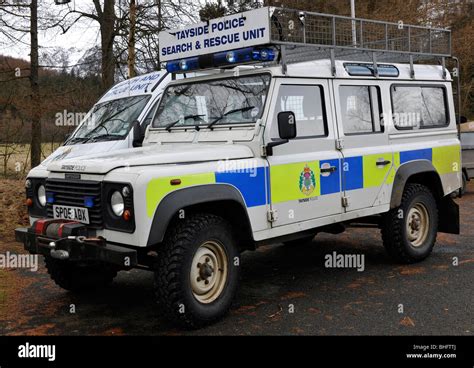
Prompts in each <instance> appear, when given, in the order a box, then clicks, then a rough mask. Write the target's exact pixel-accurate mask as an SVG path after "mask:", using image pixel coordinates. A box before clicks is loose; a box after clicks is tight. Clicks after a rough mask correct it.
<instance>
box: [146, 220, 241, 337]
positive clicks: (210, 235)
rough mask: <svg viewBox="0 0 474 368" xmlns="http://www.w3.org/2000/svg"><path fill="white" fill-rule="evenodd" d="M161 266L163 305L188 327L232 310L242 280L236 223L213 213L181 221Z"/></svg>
mask: <svg viewBox="0 0 474 368" xmlns="http://www.w3.org/2000/svg"><path fill="white" fill-rule="evenodd" d="M158 257H159V258H158V261H157V264H156V266H155V283H154V284H155V286H154V288H155V296H156V299H157V302H158V305H159V307H160V309H161V310H162V311H163V313H164V314H165V315H166V316H167V317H168V319H171V320H172V321H174V322H176V323H178V324H180V325H181V326H183V327H185V328H200V327H203V326H206V325H209V324H212V323H214V322H216V321H217V320H219V319H220V318H222V317H223V316H224V315H225V314H226V313H227V311H228V310H229V308H230V306H231V304H232V301H233V299H234V296H235V293H236V291H237V287H238V281H239V268H240V267H239V262H240V259H239V252H238V249H237V245H236V242H235V237H234V236H233V232H232V229H231V226H230V224H229V223H228V222H227V221H225V220H224V219H223V218H221V217H219V216H215V215H211V214H196V215H192V216H190V217H189V218H188V219H186V220H184V221H181V222H178V223H177V224H176V225H175V226H174V227H173V228H172V229H171V230H170V231H169V233H168V234H167V236H166V237H165V241H164V243H163V244H162V248H161V249H160V251H159V252H158Z"/></svg>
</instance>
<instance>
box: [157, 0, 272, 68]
mask: <svg viewBox="0 0 474 368" xmlns="http://www.w3.org/2000/svg"><path fill="white" fill-rule="evenodd" d="M159 40H160V60H161V61H171V60H177V59H184V58H191V57H196V56H200V55H208V54H214V53H218V52H225V51H229V50H235V49H240V48H246V47H251V46H258V45H265V44H268V43H270V17H269V8H268V7H266V8H260V9H256V10H251V11H247V12H243V13H239V14H233V15H230V16H226V17H223V18H217V19H213V20H210V21H209V22H208V23H206V22H203V23H199V24H194V25H191V26H188V27H186V28H183V29H175V30H170V31H163V32H160V35H159Z"/></svg>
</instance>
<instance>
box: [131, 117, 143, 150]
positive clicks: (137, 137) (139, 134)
mask: <svg viewBox="0 0 474 368" xmlns="http://www.w3.org/2000/svg"><path fill="white" fill-rule="evenodd" d="M132 129H133V142H132V146H133V147H141V146H142V144H143V140H144V139H145V132H144V130H143V129H142V126H141V125H140V122H139V121H138V120H135V121H134V122H133V125H132Z"/></svg>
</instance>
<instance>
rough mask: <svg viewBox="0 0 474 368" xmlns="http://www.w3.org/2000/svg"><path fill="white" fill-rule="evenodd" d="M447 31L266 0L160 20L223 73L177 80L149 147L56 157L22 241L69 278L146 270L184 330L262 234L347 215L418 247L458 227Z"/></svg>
mask: <svg viewBox="0 0 474 368" xmlns="http://www.w3.org/2000/svg"><path fill="white" fill-rule="evenodd" d="M352 25H354V26H355V28H356V31H357V32H355V33H353V32H349V33H348V30H349V31H350V30H351V26H352ZM376 29H377V30H378V31H377V32H375V30H376ZM346 33H348V34H346ZM353 35H357V38H352V36H353ZM374 35H378V36H379V37H378V38H374ZM450 37H451V35H450V32H449V31H447V30H443V29H434V28H422V27H417V26H406V25H405V26H404V27H402V28H401V27H400V26H399V24H392V23H383V22H372V21H369V20H362V19H352V18H346V17H337V16H332V15H323V14H317V13H308V12H300V11H293V10H288V9H278V8H268V7H267V8H261V9H258V10H254V11H250V12H246V13H243V14H236V15H233V16H228V17H226V18H223V19H216V20H212V21H210V22H209V23H201V24H197V25H193V26H191V27H187V28H185V29H183V30H175V31H170V32H164V33H162V34H160V47H161V57H162V60H163V61H167V69H168V71H169V72H170V73H183V72H189V71H198V70H206V69H211V68H213V69H214V68H219V69H221V73H218V74H216V73H214V74H212V75H209V76H200V77H195V78H189V79H186V80H179V81H174V82H171V83H170V84H169V86H168V87H167V89H166V90H165V91H164V93H163V97H162V99H161V101H160V104H159V106H158V108H157V111H156V114H155V116H154V118H153V122H152V124H151V126H150V127H149V129H148V130H147V133H146V137H145V140H144V142H143V147H141V148H136V149H133V150H132V149H129V150H122V151H117V152H112V153H109V154H101V155H90V156H86V157H82V158H81V159H80V160H74V159H64V160H55V161H51V162H50V163H49V164H48V167H47V169H48V178H47V179H46V183H45V195H46V202H47V204H46V206H47V216H45V217H44V218H42V219H39V220H37V221H35V222H34V224H33V226H32V227H31V228H27V229H26V228H25V229H17V230H16V234H17V239H19V240H21V241H22V242H23V243H24V245H25V248H26V249H27V250H28V251H30V252H31V253H35V254H43V255H44V256H45V260H46V266H47V268H48V271H49V273H50V274H51V277H52V278H53V280H54V281H55V282H56V283H57V284H58V285H60V286H61V287H63V288H65V289H67V290H73V291H74V290H80V289H87V288H92V287H98V286H103V285H106V284H108V283H110V282H111V281H112V279H113V278H114V276H115V275H116V274H117V272H118V271H120V270H126V269H131V268H134V267H137V268H144V269H149V270H151V271H153V272H154V274H155V291H156V297H157V300H158V302H159V307H160V308H161V310H162V311H163V312H164V313H165V314H166V315H167V316H169V317H170V318H172V319H174V320H175V321H177V322H179V323H181V324H184V325H185V326H188V327H193V328H196V327H200V326H203V325H206V324H209V323H212V322H214V321H216V320H217V319H219V318H220V317H222V316H223V315H224V314H225V313H226V311H227V310H228V308H229V307H230V305H231V302H232V299H233V297H234V295H235V292H236V290H237V285H238V280H239V269H240V259H239V254H240V253H241V252H242V251H245V250H251V249H255V248H256V247H257V246H259V245H261V244H264V243H266V244H268V243H276V242H291V241H295V240H300V241H301V240H302V239H306V238H312V237H313V236H314V235H315V234H317V233H318V232H322V231H327V232H336V233H337V232H341V231H343V230H344V228H345V227H346V226H349V225H350V224H351V223H354V222H356V223H359V224H360V223H364V224H367V225H373V226H374V227H379V228H380V229H381V230H382V238H383V243H384V245H385V247H386V249H387V251H388V253H389V254H390V255H391V256H392V257H393V259H394V260H396V261H398V262H403V263H413V262H418V261H421V260H423V259H425V258H426V257H427V256H428V255H429V254H430V253H431V251H432V249H433V246H434V244H435V241H436V235H437V233H438V232H447V233H454V234H458V233H459V209H458V206H457V205H456V204H455V203H454V202H453V200H452V199H451V196H450V194H451V193H453V192H455V191H458V190H459V188H460V187H461V167H462V166H461V162H460V161H461V158H460V142H459V140H458V133H457V129H456V120H455V109H454V103H453V92H452V79H451V76H450V74H449V73H448V71H447V70H446V67H445V65H446V64H445V61H446V60H445V59H446V58H448V57H450V54H451V52H450V39H451V38H450ZM367 56H368V57H369V59H367ZM420 58H423V59H426V58H437V59H439V61H440V63H439V65H427V64H426V63H425V64H423V65H421V64H417V63H416V61H417V60H418V59H420ZM390 60H396V61H400V60H407V62H406V63H403V62H398V63H395V62H391V61H390ZM29 195H30V194H29ZM33 195H34V193H33Z"/></svg>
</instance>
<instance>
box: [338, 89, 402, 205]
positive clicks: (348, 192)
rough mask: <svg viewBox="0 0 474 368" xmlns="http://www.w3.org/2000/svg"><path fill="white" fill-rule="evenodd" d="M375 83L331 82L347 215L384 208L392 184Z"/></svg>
mask: <svg viewBox="0 0 474 368" xmlns="http://www.w3.org/2000/svg"><path fill="white" fill-rule="evenodd" d="M382 86H383V84H382V83H381V82H378V81H367V80H335V81H333V88H334V96H335V98H334V99H335V104H336V115H337V126H338V129H337V130H338V135H339V139H340V148H342V149H341V153H342V155H343V159H342V190H343V193H344V194H343V195H344V197H345V200H344V202H346V205H345V206H346V208H345V211H346V212H350V211H355V210H359V209H364V208H369V207H373V206H377V205H382V204H386V203H388V201H389V193H390V191H389V186H387V185H386V184H389V183H391V182H393V172H394V170H393V167H394V165H393V153H392V149H391V147H390V145H389V139H388V134H387V129H385V127H384V125H383V118H382V117H383V115H382V114H383V104H382V90H381V89H382Z"/></svg>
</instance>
